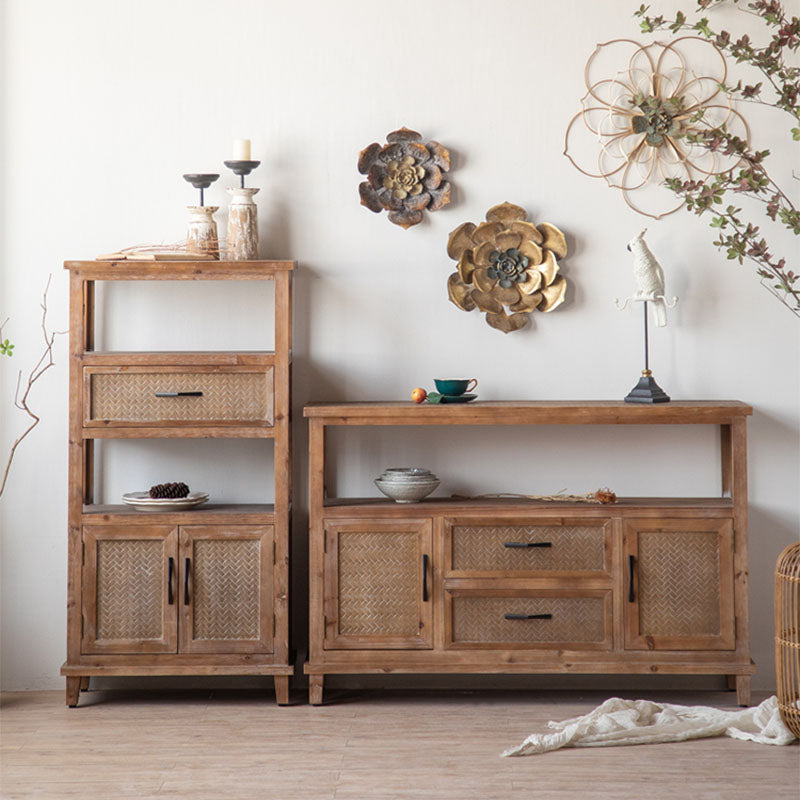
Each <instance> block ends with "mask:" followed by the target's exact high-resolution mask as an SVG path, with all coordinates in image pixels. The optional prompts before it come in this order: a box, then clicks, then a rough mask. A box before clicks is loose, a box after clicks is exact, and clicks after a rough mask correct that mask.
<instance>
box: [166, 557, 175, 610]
mask: <svg viewBox="0 0 800 800" xmlns="http://www.w3.org/2000/svg"><path fill="white" fill-rule="evenodd" d="M174 572H175V559H174V558H172V557H170V559H169V561H167V602H168V603H169V604H170V605H172V604H173V603H174V602H175V594H174V593H173V591H172V575H173V573H174Z"/></svg>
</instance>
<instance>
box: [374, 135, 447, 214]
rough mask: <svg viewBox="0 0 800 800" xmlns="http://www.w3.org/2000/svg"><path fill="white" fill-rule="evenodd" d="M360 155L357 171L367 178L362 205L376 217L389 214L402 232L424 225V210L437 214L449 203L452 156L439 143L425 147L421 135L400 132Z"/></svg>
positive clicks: (430, 143) (428, 144) (431, 143)
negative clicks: (380, 214)
mask: <svg viewBox="0 0 800 800" xmlns="http://www.w3.org/2000/svg"><path fill="white" fill-rule="evenodd" d="M386 141H387V144H385V145H380V144H378V143H377V142H373V143H372V144H371V145H369V147H366V148H364V150H362V151H361V153H359V156H358V171H359V172H360V173H361V174H362V175H366V176H367V180H365V181H363V182H362V183H361V184H359V187H358V192H359V194H360V195H361V205H363V206H366V207H367V208H368V209H369V210H370V211H374V212H375V213H376V214H377V213H380V212H381V211H384V210H385V211H388V212H389V221H390V222H393V223H394V224H395V225H399V226H400V227H401V228H410V227H411V226H412V225H417V224H419V223H420V222H422V219H423V214H422V212H423V210H425V209H427V210H428V211H438V210H439V209H440V208H443V207H444V206H446V205H447V204H448V203H449V202H450V183H449V181H448V180H446V174H447V172H448V170H449V169H450V153H449V152H448V150H447V149H446V148H444V147H442V145H440V144H439V142H433V141H431V142H427V143H423V141H422V135H421V134H420V133H417V131H412V130H409V129H408V128H400V130H397V131H393V132H392V133H390V134H389V135H388V136H387V137H386Z"/></svg>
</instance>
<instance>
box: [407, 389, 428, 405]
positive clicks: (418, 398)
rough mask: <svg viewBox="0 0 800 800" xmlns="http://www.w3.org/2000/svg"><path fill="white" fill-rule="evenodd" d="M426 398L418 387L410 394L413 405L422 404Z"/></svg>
mask: <svg viewBox="0 0 800 800" xmlns="http://www.w3.org/2000/svg"><path fill="white" fill-rule="evenodd" d="M427 396H428V393H427V392H426V391H425V390H424V389H423V388H422V387H420V386H417V388H416V389H414V391H412V392H411V399H412V400H413V401H414V402H415V403H424V402H425V398H426V397H427Z"/></svg>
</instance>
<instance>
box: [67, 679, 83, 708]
mask: <svg viewBox="0 0 800 800" xmlns="http://www.w3.org/2000/svg"><path fill="white" fill-rule="evenodd" d="M82 680H83V678H81V677H77V678H72V677H69V678H67V705H68V706H69V707H70V708H75V706H77V705H78V697H79V695H80V693H81V681H82Z"/></svg>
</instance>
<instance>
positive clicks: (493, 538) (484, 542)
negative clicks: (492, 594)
mask: <svg viewBox="0 0 800 800" xmlns="http://www.w3.org/2000/svg"><path fill="white" fill-rule="evenodd" d="M452 530H453V533H452V536H453V566H452V568H453V569H454V570H460V571H471V572H487V571H503V572H505V571H517V570H521V571H525V572H531V571H537V572H538V571H542V570H545V571H550V570H555V571H559V570H561V571H564V570H580V571H595V572H597V571H603V570H604V569H605V529H604V528H602V527H598V526H597V525H594V526H588V525H584V526H561V525H548V526H541V525H508V526H499V525H498V526H487V525H474V526H465V525H456V526H454V527H453V529H452ZM506 542H514V543H522V542H534V543H536V542H549V543H550V545H551V546H550V547H506V546H505V543H506Z"/></svg>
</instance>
